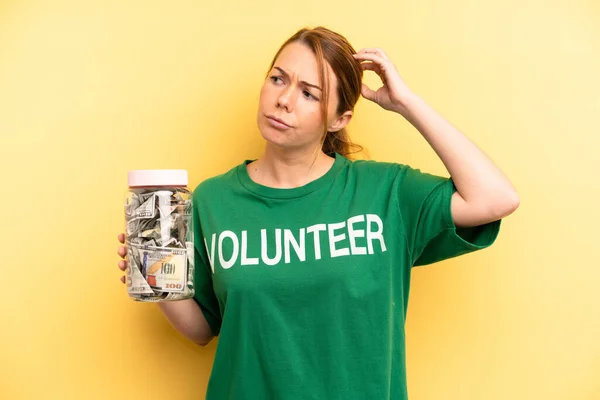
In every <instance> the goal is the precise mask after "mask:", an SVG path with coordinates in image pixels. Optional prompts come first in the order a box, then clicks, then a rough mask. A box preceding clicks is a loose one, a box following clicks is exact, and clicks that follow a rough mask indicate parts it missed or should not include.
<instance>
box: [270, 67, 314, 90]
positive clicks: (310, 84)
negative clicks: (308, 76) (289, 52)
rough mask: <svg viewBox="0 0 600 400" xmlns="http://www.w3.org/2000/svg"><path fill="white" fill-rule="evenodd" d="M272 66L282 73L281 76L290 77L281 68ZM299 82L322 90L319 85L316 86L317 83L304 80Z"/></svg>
mask: <svg viewBox="0 0 600 400" xmlns="http://www.w3.org/2000/svg"><path fill="white" fill-rule="evenodd" d="M274 68H275V69H276V70H278V71H279V72H281V73H282V74H283V76H285V77H286V78H289V77H290V75H289V74H288V73H287V72H285V71H284V70H283V69H282V68H279V67H274ZM300 83H302V84H303V85H305V86H308V87H312V88H315V89H319V90H320V91H321V92H322V91H323V89H321V88H320V87H318V86H317V85H313V84H312V83H308V82H306V81H300Z"/></svg>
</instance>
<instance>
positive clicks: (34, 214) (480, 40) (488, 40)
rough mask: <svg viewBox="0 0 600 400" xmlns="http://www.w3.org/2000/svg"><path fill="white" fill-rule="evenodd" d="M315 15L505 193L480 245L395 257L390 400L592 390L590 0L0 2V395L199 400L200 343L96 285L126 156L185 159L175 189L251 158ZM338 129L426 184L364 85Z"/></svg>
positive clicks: (594, 41)
mask: <svg viewBox="0 0 600 400" xmlns="http://www.w3.org/2000/svg"><path fill="white" fill-rule="evenodd" d="M320 24H322V25H325V26H327V27H330V28H331V29H334V30H336V31H339V32H340V33H342V34H344V35H345V36H346V37H347V38H348V39H349V40H350V41H351V43H352V44H353V45H354V47H355V48H356V49H357V50H358V49H360V48H362V47H375V46H377V47H381V48H383V49H384V50H385V51H386V52H387V54H388V55H389V56H390V58H391V59H392V60H393V61H394V62H395V63H396V65H397V67H398V69H399V71H400V73H401V75H402V76H403V77H404V79H405V81H406V82H407V84H408V85H409V87H411V88H412V90H413V91H414V92H416V93H417V94H419V95H420V96H421V97H423V98H424V99H425V100H426V101H427V102H428V103H429V104H431V105H432V106H433V107H434V108H436V109H437V110H438V111H439V112H440V113H441V114H442V115H444V116H445V117H446V118H447V119H448V120H450V121H451V122H452V123H453V124H455V125H456V126H457V127H458V128H459V129H461V130H462V131H463V132H464V133H465V134H467V135H468V136H469V137H470V138H471V139H472V140H474V141H475V142H476V143H477V144H478V145H479V146H480V147H481V148H483V149H484V150H485V151H486V153H487V154H489V155H490V156H491V158H492V159H493V160H494V161H495V162H496V163H497V164H498V165H499V166H500V167H501V168H502V170H503V171H505V173H506V174H507V175H508V176H509V178H510V179H511V180H512V182H513V183H514V185H515V186H516V188H517V189H518V191H519V194H520V196H521V207H520V208H519V210H518V211H517V212H516V213H515V214H513V215H512V216H510V217H509V218H507V219H506V220H505V221H504V222H503V226H502V230H501V234H500V236H499V238H498V240H497V242H496V244H495V245H494V246H492V247H491V248H489V249H487V250H484V251H482V252H478V253H474V254H471V255H467V256H464V257H460V258H457V259H453V260H448V261H444V262H442V263H438V264H435V265H432V266H427V267H420V268H418V269H415V272H414V280H413V283H412V290H411V301H410V305H409V314H408V321H407V335H408V342H407V352H408V359H407V362H408V385H409V393H410V395H411V399H413V400H417V399H426V400H435V399H461V400H467V399H486V400H495V399H502V400H505V399H544V400H551V399H552V400H553V399H590V400H591V399H600V294H599V292H600V290H599V288H600V261H599V259H598V254H599V253H598V248H599V247H598V244H597V240H598V239H597V237H598V223H599V222H600V218H599V211H598V198H599V197H600V184H599V183H598V164H599V163H598V156H597V153H598V151H599V149H600V147H599V139H598V135H599V133H600V132H599V129H598V128H599V124H598V117H599V116H600V84H599V82H600V78H599V74H598V72H599V71H600V5H599V3H598V2H597V1H592V0H589V1H583V0H577V1H573V0H553V1H541V0H538V1H531V0H508V1H505V2H496V1H494V2H491V1H480V0H462V1H441V0H437V1H427V2H423V1H417V0H411V1H395V2H386V1H380V0H372V1H368V2H349V1H341V0H340V1H316V0H306V1H302V2H292V3H289V2H273V3H271V2H268V1H263V0H257V1H253V2H239V3H232V2H220V3H219V2H216V1H211V2H208V1H172V2H164V1H147V0H145V1H125V2H123V1H97V0H95V1H74V0H71V1H69V0H55V1H41V0H39V1H34V0H32V1H10V0H9V1H2V2H0V140H1V142H0V152H1V154H0V167H1V171H2V173H1V176H2V185H0V190H1V192H0V201H1V205H2V207H1V210H2V220H1V221H2V224H1V229H2V230H1V232H2V233H1V239H2V242H1V243H2V245H3V250H4V251H3V254H4V256H3V257H2V260H3V263H2V266H3V268H2V271H1V272H2V276H1V280H0V282H2V289H3V290H2V297H1V306H0V307H1V327H0V398H2V399H19V400H20V399H36V400H37V399H130V398H144V399H200V398H203V396H204V392H205V389H206V384H207V380H208V376H209V372H210V368H211V364H212V360H213V355H214V351H215V344H216V341H214V342H213V343H211V344H210V345H209V346H208V347H206V348H201V347H196V346H194V345H193V344H191V343H189V342H187V341H186V340H185V339H183V337H181V336H180V335H179V334H178V333H177V332H176V331H174V329H173V328H171V326H170V325H169V324H168V322H167V321H166V319H164V318H163V317H162V315H161V313H160V312H159V310H158V308H157V307H156V305H154V304H141V303H136V302H133V301H131V300H129V299H128V297H127V295H126V290H125V287H124V286H123V285H122V284H121V283H120V282H119V277H120V276H121V275H122V274H121V272H120V271H119V270H118V269H117V266H116V263H117V261H118V259H119V257H118V256H117V254H116V250H117V246H118V243H117V240H116V236H117V234H118V233H119V232H121V231H122V230H123V225H124V216H123V201H124V196H125V191H126V177H127V171H128V170H130V169H143V168H184V169H187V170H188V171H189V174H190V187H191V188H193V187H195V186H196V185H197V184H198V183H199V182H201V181H202V180H203V179H205V178H207V177H210V176H213V175H215V174H218V173H221V172H225V171H226V170H228V169H229V168H231V167H233V166H235V165H237V164H238V163H240V162H241V161H242V160H243V159H247V158H255V157H257V156H258V155H259V154H260V152H261V150H262V148H263V141H262V139H261V137H260V135H259V133H258V131H257V128H256V124H255V113H256V108H257V100H258V94H259V89H260V86H261V84H262V80H263V77H264V74H265V72H266V68H267V67H268V64H269V62H270V61H271V57H272V56H273V55H274V53H275V51H276V50H277V48H278V47H279V45H280V44H281V43H282V42H283V41H284V40H285V39H286V38H287V37H289V36H290V35H291V34H293V33H294V32H295V31H296V30H297V29H299V28H301V27H303V26H316V25H320ZM366 81H367V83H369V84H370V85H371V86H374V85H375V84H376V83H377V80H376V79H375V77H374V76H373V75H369V76H368V77H367V80H366ZM350 130H351V133H352V135H353V138H354V139H355V140H356V142H358V143H361V144H363V145H364V146H365V147H366V148H367V149H368V151H369V156H370V157H371V158H373V159H376V160H381V161H398V162H403V163H407V164H410V165H412V166H414V167H418V168H421V169H423V170H425V171H428V172H432V173H436V174H441V175H447V173H446V171H445V169H444V166H443V164H442V163H441V162H440V160H439V159H438V158H437V157H436V155H435V153H433V151H432V150H431V149H430V148H429V146H428V145H427V143H426V142H425V141H424V140H423V139H422V138H421V137H420V135H419V133H418V131H416V130H415V129H414V128H413V127H412V126H411V125H410V124H408V123H407V122H406V121H405V120H403V119H402V117H400V116H399V115H397V114H392V113H389V112H386V111H384V110H383V109H381V108H379V107H378V106H377V105H375V104H373V103H369V102H368V101H366V100H365V99H361V100H360V101H359V103H358V105H357V108H356V117H355V119H354V120H353V121H352V123H351V124H350ZM373 400H377V399H373Z"/></svg>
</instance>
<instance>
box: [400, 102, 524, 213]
mask: <svg viewBox="0 0 600 400" xmlns="http://www.w3.org/2000/svg"><path fill="white" fill-rule="evenodd" d="M402 115H403V116H404V117H405V118H406V119H407V120H408V121H409V122H410V123H411V124H412V125H413V126H414V127H415V128H416V129H417V130H418V131H419V132H420V133H421V134H422V135H423V137H424V138H425V140H426V141H427V142H428V143H429V145H430V146H431V147H432V148H433V150H434V151H435V153H436V154H437V155H438V156H439V157H440V159H441V160H442V162H443V163H444V165H445V166H446V169H447V170H448V172H449V173H450V176H451V177H452V180H453V181H454V184H455V186H456V189H457V191H458V192H459V194H460V195H461V197H462V198H463V199H464V200H465V202H467V203H469V204H471V205H475V206H478V207H479V206H481V207H485V208H488V209H490V210H494V212H495V213H498V214H500V215H501V214H503V213H504V212H505V210H506V211H510V210H512V209H513V208H514V207H516V205H517V204H518V202H519V200H518V195H517V192H516V190H515V188H514V187H513V186H512V184H511V183H510V181H509V180H508V178H507V177H506V176H505V175H504V174H503V173H502V171H500V169H499V168H498V167H496V165H494V163H493V162H492V160H491V159H490V158H488V157H487V156H486V155H485V154H484V153H483V151H481V150H480V149H479V148H478V147H477V146H476V145H475V144H474V143H473V142H471V141H470V140H469V139H468V138H467V137H466V136H465V135H464V134H462V133H461V132H460V131H459V130H458V129H456V128H455V127H454V126H452V124H450V123H449V122H448V121H446V120H445V119H444V118H443V117H442V116H441V115H440V114H438V113H437V112H436V111H435V110H434V109H433V108H431V107H430V106H429V105H428V104H427V103H426V102H425V101H424V100H423V99H421V98H420V97H418V96H416V95H414V96H411V99H410V100H409V101H408V102H407V104H406V108H405V110H403V112H402Z"/></svg>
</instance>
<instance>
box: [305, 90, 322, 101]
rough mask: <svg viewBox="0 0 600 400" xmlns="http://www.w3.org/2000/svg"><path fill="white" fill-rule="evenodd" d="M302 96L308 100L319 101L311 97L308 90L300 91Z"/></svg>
mask: <svg viewBox="0 0 600 400" xmlns="http://www.w3.org/2000/svg"><path fill="white" fill-rule="evenodd" d="M302 94H303V95H304V97H306V98H307V99H310V100H319V99H318V98H316V97H315V96H313V95H312V94H311V93H310V92H309V91H308V90H304V91H302Z"/></svg>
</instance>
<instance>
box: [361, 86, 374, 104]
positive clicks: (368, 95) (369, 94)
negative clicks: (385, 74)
mask: <svg viewBox="0 0 600 400" xmlns="http://www.w3.org/2000/svg"><path fill="white" fill-rule="evenodd" d="M360 93H361V94H362V96H363V97H364V98H365V99H367V100H372V101H375V91H374V90H371V89H370V88H369V87H368V86H367V85H365V84H364V83H363V84H362V87H361V91H360Z"/></svg>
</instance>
